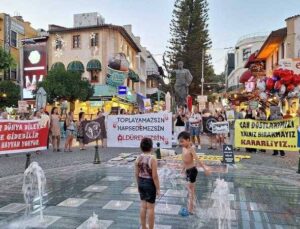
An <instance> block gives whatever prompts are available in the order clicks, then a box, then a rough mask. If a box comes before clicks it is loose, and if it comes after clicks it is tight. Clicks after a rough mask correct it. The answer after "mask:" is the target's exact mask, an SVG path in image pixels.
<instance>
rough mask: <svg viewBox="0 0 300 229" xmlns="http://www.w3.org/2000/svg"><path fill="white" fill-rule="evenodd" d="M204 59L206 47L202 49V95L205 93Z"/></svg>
mask: <svg viewBox="0 0 300 229" xmlns="http://www.w3.org/2000/svg"><path fill="white" fill-rule="evenodd" d="M204 59H205V49H203V50H202V69H201V95H203V90H204Z"/></svg>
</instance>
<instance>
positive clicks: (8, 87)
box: [0, 80, 21, 108]
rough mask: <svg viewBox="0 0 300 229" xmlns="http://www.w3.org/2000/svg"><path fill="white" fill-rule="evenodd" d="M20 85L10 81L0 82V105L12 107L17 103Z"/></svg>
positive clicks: (19, 96)
mask: <svg viewBox="0 0 300 229" xmlns="http://www.w3.org/2000/svg"><path fill="white" fill-rule="evenodd" d="M20 90H21V89H20V86H18V85H16V84H14V83H13V82H12V81H8V80H5V81H1V82H0V107H1V108H2V107H12V106H17V105H18V100H20V99H21V95H20Z"/></svg>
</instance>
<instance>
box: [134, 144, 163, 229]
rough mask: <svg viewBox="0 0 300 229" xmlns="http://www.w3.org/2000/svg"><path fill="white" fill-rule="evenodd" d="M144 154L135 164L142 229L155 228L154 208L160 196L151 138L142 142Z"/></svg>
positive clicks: (141, 146)
mask: <svg viewBox="0 0 300 229" xmlns="http://www.w3.org/2000/svg"><path fill="white" fill-rule="evenodd" d="M140 148H141V151H142V154H141V155H140V156H138V158H137V159H136V162H135V177H136V180H137V184H138V190H139V193H140V198H141V209H140V220H141V225H142V229H147V226H146V225H147V222H146V219H147V216H148V227H149V229H153V228H154V207H155V199H156V196H159V195H160V187H159V179H158V174H157V160H156V159H155V158H154V157H153V156H152V155H151V152H152V148H153V142H152V140H151V139H150V138H144V139H142V141H141V144H140Z"/></svg>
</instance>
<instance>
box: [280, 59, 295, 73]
mask: <svg viewBox="0 0 300 229" xmlns="http://www.w3.org/2000/svg"><path fill="white" fill-rule="evenodd" d="M278 64H279V67H280V68H282V69H288V70H293V71H294V73H296V74H300V59H299V58H296V59H291V58H290V59H282V60H279V63H278Z"/></svg>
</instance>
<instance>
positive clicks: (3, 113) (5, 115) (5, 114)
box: [1, 111, 8, 120]
mask: <svg viewBox="0 0 300 229" xmlns="http://www.w3.org/2000/svg"><path fill="white" fill-rule="evenodd" d="M1 119H4V120H7V119H8V113H7V112H6V111H3V112H2V113H1Z"/></svg>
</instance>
